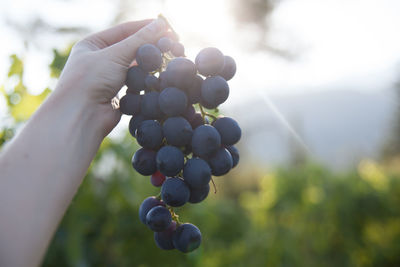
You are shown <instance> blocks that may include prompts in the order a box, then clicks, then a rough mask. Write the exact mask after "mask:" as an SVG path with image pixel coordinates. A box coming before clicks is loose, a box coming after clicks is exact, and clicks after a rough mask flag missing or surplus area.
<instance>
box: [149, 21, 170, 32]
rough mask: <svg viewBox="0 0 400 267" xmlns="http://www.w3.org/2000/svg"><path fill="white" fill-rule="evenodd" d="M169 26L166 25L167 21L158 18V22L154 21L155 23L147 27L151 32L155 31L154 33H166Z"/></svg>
mask: <svg viewBox="0 0 400 267" xmlns="http://www.w3.org/2000/svg"><path fill="white" fill-rule="evenodd" d="M166 26H167V25H166V24H165V21H164V20H163V19H161V18H158V19H156V20H154V21H153V22H151V23H150V24H149V25H147V27H148V28H149V30H151V31H153V32H161V31H165V29H166V28H167V27H166Z"/></svg>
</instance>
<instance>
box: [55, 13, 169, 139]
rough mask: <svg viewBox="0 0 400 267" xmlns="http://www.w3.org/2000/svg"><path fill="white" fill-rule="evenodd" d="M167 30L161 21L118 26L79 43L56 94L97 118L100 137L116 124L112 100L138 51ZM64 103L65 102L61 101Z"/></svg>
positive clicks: (116, 113) (118, 115)
mask: <svg viewBox="0 0 400 267" xmlns="http://www.w3.org/2000/svg"><path fill="white" fill-rule="evenodd" d="M166 30H167V26H166V23H165V21H164V20H163V19H160V18H159V19H156V20H143V21H135V22H128V23H124V24H120V25H118V26H115V27H113V28H110V29H108V30H105V31H102V32H99V33H96V34H93V35H91V36H89V37H87V38H85V39H84V40H82V41H80V42H78V43H77V44H76V45H75V46H74V47H73V49H72V51H71V55H70V57H69V59H68V61H67V64H66V66H65V68H64V70H63V72H62V74H61V77H60V80H59V82H58V85H57V88H56V90H55V94H58V95H59V96H60V97H62V98H70V100H71V101H72V102H73V103H74V104H73V105H71V107H72V106H74V105H76V104H78V105H85V107H87V108H88V109H92V111H94V113H95V114H98V116H99V120H100V123H101V124H102V125H100V126H101V127H100V128H101V129H104V132H103V136H106V135H107V134H108V133H109V132H110V131H111V130H112V129H113V128H114V127H115V126H116V125H117V123H118V122H119V120H120V117H121V113H120V112H119V110H114V109H113V108H112V106H111V99H112V98H113V97H114V96H115V95H116V94H117V93H118V91H119V90H120V89H121V87H122V86H123V85H124V82H125V79H126V73H127V70H128V68H129V66H130V65H131V63H132V62H133V61H134V59H135V54H136V51H137V49H138V48H139V47H140V46H141V45H143V44H145V43H152V42H155V41H157V40H158V39H159V38H160V37H161V36H162V35H163V34H164V33H165V31H166ZM64 101H65V99H64Z"/></svg>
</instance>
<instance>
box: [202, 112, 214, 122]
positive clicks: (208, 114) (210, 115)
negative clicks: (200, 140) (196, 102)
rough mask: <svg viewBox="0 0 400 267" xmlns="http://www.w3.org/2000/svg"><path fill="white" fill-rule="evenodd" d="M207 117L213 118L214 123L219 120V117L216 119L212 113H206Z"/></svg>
mask: <svg viewBox="0 0 400 267" xmlns="http://www.w3.org/2000/svg"><path fill="white" fill-rule="evenodd" d="M205 115H206V116H208V117H210V118H212V119H213V121H215V120H217V117H215V116H214V115H212V114H210V113H208V112H205Z"/></svg>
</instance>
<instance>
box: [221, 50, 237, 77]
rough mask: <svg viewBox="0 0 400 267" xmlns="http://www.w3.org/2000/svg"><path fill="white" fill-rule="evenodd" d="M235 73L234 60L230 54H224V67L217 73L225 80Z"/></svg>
mask: <svg viewBox="0 0 400 267" xmlns="http://www.w3.org/2000/svg"><path fill="white" fill-rule="evenodd" d="M235 73H236V62H235V60H234V59H233V58H232V57H230V56H224V67H223V68H222V70H221V72H220V73H219V74H218V75H220V76H222V78H224V79H225V80H227V81H229V80H230V79H232V78H233V76H235Z"/></svg>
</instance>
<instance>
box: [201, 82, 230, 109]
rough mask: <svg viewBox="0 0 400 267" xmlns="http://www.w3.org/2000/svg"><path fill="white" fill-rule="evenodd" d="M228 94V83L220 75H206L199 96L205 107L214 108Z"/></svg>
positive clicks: (222, 101)
mask: <svg viewBox="0 0 400 267" xmlns="http://www.w3.org/2000/svg"><path fill="white" fill-rule="evenodd" d="M228 96H229V85H228V83H227V82H226V81H225V80H224V78H222V77H221V76H213V77H208V78H206V79H205V80H204V81H203V84H202V86H201V98H202V99H203V100H204V102H205V103H206V104H207V108H216V107H218V105H219V104H222V103H224V102H225V100H226V99H227V98H228Z"/></svg>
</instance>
